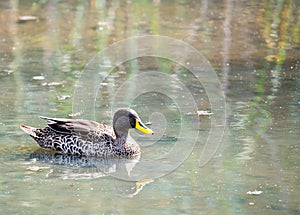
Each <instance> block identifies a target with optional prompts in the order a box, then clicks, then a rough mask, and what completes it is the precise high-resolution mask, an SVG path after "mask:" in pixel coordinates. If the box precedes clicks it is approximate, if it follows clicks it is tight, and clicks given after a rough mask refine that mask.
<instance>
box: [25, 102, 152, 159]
mask: <svg viewBox="0 0 300 215" xmlns="http://www.w3.org/2000/svg"><path fill="white" fill-rule="evenodd" d="M41 118H42V119H45V120H47V122H48V126H47V127H45V128H33V127H30V126H27V125H21V129H22V130H23V131H25V132H26V133H28V134H30V136H31V137H32V138H33V139H34V140H35V141H36V142H37V143H38V144H39V145H40V146H41V147H42V148H47V149H52V150H55V151H59V152H61V153H63V154H73V155H85V156H99V157H134V156H137V155H139V154H140V147H139V145H138V144H137V143H136V142H135V141H132V139H131V141H130V140H129V138H128V131H129V129H130V128H136V129H138V130H140V131H142V132H144V133H147V134H151V133H152V131H151V130H150V129H149V128H147V127H146V126H145V125H144V124H143V123H142V122H141V120H140V118H139V117H138V115H137V113H136V112H135V111H134V110H132V109H128V108H124V109H119V110H118V111H117V112H116V113H115V115H114V119H113V127H111V126H108V125H105V124H100V123H97V122H94V121H89V120H76V119H61V118H48V117H41Z"/></svg>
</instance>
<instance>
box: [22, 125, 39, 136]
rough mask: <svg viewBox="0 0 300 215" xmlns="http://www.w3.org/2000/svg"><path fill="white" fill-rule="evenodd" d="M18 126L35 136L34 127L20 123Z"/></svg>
mask: <svg viewBox="0 0 300 215" xmlns="http://www.w3.org/2000/svg"><path fill="white" fill-rule="evenodd" d="M20 128H21V129H22V130H23V131H24V132H25V133H27V134H29V135H30V136H32V137H36V133H35V130H36V128H34V127H31V126H28V125H20Z"/></svg>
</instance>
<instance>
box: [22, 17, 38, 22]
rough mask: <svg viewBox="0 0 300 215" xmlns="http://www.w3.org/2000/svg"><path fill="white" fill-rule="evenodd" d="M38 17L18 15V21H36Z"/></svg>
mask: <svg viewBox="0 0 300 215" xmlns="http://www.w3.org/2000/svg"><path fill="white" fill-rule="evenodd" d="M37 19H38V18H37V17H36V16H19V18H18V23H25V22H29V21H36V20H37Z"/></svg>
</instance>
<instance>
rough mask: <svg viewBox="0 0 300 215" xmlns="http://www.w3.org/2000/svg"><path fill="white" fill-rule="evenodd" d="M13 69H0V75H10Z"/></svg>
mask: <svg viewBox="0 0 300 215" xmlns="http://www.w3.org/2000/svg"><path fill="white" fill-rule="evenodd" d="M13 72H14V71H13V70H12V69H0V75H10V74H12V73H13Z"/></svg>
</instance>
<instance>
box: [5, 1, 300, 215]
mask: <svg viewBox="0 0 300 215" xmlns="http://www.w3.org/2000/svg"><path fill="white" fill-rule="evenodd" d="M142 35H162V36H170V37H173V38H175V39H178V40H182V41H184V42H186V43H188V44H189V45H191V46H193V47H194V48H196V49H197V50H198V51H199V52H201V53H202V54H203V56H205V57H206V58H207V60H208V61H209V62H210V64H211V65H212V67H213V68H214V70H215V71H216V73H217V75H218V77H219V78H220V81H221V84H222V87H223V89H224V92H225V95H226V101H227V105H228V116H227V129H226V135H225V137H224V139H223V142H222V144H221V146H220V148H219V150H218V151H217V153H216V155H215V157H214V158H213V159H212V160H211V161H210V162H209V163H208V164H207V165H206V166H204V167H199V165H198V160H199V155H200V154H201V151H202V149H203V144H202V142H201V141H199V143H197V144H196V146H195V148H194V151H193V153H192V154H191V156H189V158H188V159H187V160H186V161H185V162H184V163H183V164H182V165H181V166H180V167H179V168H177V169H176V170H175V171H173V172H172V173H170V174H168V175H166V176H164V177H162V178H159V179H155V180H154V181H153V180H146V181H144V183H142V185H141V184H139V183H137V184H136V183H134V182H127V181H123V180H119V179H115V178H114V177H111V176H103V175H102V174H101V173H100V172H99V171H97V170H95V169H93V168H78V167H74V166H71V167H70V166H65V165H55V164H54V163H55V162H54V163H53V161H52V163H51V162H50V163H39V162H37V161H36V160H33V159H30V158H31V155H32V152H34V151H35V150H36V149H38V146H37V144H36V143H35V142H33V140H32V139H31V138H30V137H28V136H26V135H25V134H23V133H22V131H20V129H19V125H20V124H23V123H26V124H29V125H34V126H43V125H44V122H43V121H42V120H40V119H39V118H38V116H39V115H46V116H51V117H75V118H80V113H74V112H72V95H73V92H74V88H75V84H76V81H77V80H78V79H79V77H80V75H81V73H82V70H84V68H85V65H86V64H87V63H88V62H89V61H90V60H91V59H92V57H93V56H95V55H96V54H97V53H98V52H99V51H101V50H103V49H104V48H106V47H107V46H108V45H110V44H112V43H114V42H117V41H120V40H122V39H126V38H129V37H133V36H142ZM174 68H175V69H174ZM148 70H151V71H153V70H158V71H164V72H166V73H168V72H169V71H171V72H170V73H172V74H174V75H176V76H177V77H179V78H180V79H181V80H183V81H184V83H185V85H186V86H188V88H189V89H190V90H191V91H192V92H193V93H194V94H195V97H196V101H197V106H198V108H199V110H209V109H210V104H209V101H208V98H207V96H206V93H205V89H203V87H202V86H201V84H200V83H194V81H193V77H192V75H191V74H190V73H189V71H187V70H185V69H184V68H179V67H178V66H177V67H176V65H174V63H170V62H168V61H164V60H161V59H160V60H157V59H151V58H150V59H133V60H131V61H128V62H126V63H124V65H121V66H120V67H118V68H116V70H115V71H114V72H112V74H111V76H110V77H109V78H111V79H113V81H111V79H109V78H108V80H107V83H108V84H103V85H102V87H103V89H102V88H101V89H102V91H101V93H100V94H101V99H102V100H101V103H99V104H98V108H99V109H98V110H99V113H98V115H97V119H99V120H100V119H101V120H104V121H105V122H106V123H110V117H109V111H110V108H111V107H110V104H109V102H107V101H109V100H110V95H111V94H113V92H111V89H112V88H110V85H109V83H112V82H113V84H114V85H115V86H120V85H121V84H122V83H123V81H124V80H127V79H128V78H130V76H131V74H132V72H133V71H148ZM299 78H300V1H296V0H277V1H275V0H266V1H258V0H251V1H243V0H241V1H233V0H224V1H221V0H214V1H208V0H201V1H187V0H175V1H160V0H153V1H146V0H142V1H117V0H115V1H105V0H98V1H97V0H92V1H80V0H78V1H47V0H40V1H32V0H29V1H15V0H11V1H9V0H8V1H0V83H1V85H0V86H1V91H0V92H1V94H0V110H1V111H0V146H1V147H0V163H1V167H0V184H1V185H0V196H1V197H0V211H1V213H2V214H54V213H55V214H57V213H60V214H83V213H86V214H128V213H131V214H141V213H145V214H157V213H159V214H254V213H259V214H299V213H300V206H299V205H300V204H299V203H300V202H299V199H300V183H299V177H300V162H299V161H300V153H299V147H300V145H299V144H300V142H299V135H300V129H299V128H300V123H299V122H300V121H299V119H300V111H299V110H300V108H299V105H300V79H299ZM132 84H134V83H132ZM114 89H118V87H115V88H114ZM100 94H99V97H100ZM99 101H100V98H99ZM152 106H155V107H156V108H164V107H166V106H168V107H170V108H169V110H170V111H169V112H168V114H169V115H168V119H169V120H170V121H169V125H170V128H169V130H167V134H166V136H165V138H164V140H163V141H162V142H161V144H160V145H157V144H155V145H153V146H151V147H150V148H149V147H148V148H147V147H145V149H143V148H142V150H143V151H144V154H145V157H146V158H148V159H150V158H151V156H150V155H151V153H153V154H159V153H161V152H165V151H168V150H169V149H170V148H172V144H173V139H174V138H172V135H171V134H172V133H174V131H178V129H179V123H178V122H177V119H178V110H176V108H175V109H172V101H169V100H168V98H166V97H164V96H163V95H152V94H149V95H145V96H144V97H141V98H139V99H138V100H137V101H136V104H135V106H134V107H136V109H137V110H140V112H141V117H142V118H146V119H147V112H149V111H151V107H152ZM145 107H146V108H145ZM145 109H146V111H145ZM143 110H144V111H143ZM190 118H191V119H190V120H191V123H193V122H195V121H198V120H199V118H200V122H201V126H200V136H201V137H203V139H205V138H206V137H207V135H208V132H209V129H210V117H209V116H194V115H193V116H190ZM186 141H188V140H186ZM204 142H205V140H204ZM144 185H145V186H144Z"/></svg>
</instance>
